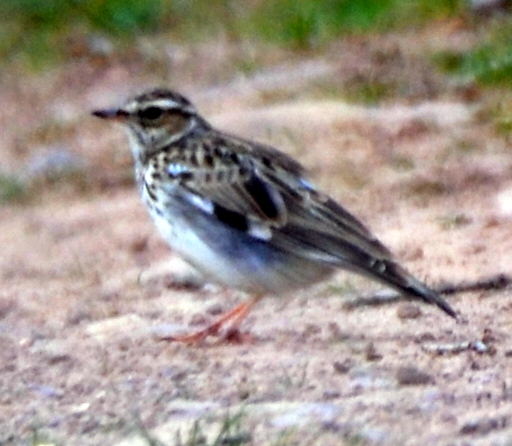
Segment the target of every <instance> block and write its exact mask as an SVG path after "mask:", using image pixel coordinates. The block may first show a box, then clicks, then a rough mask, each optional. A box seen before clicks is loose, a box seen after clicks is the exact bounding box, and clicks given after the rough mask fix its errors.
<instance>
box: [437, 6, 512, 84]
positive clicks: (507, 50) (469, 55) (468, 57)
mask: <svg viewBox="0 0 512 446" xmlns="http://www.w3.org/2000/svg"><path fill="white" fill-rule="evenodd" d="M434 62H436V63H437V65H438V66H439V68H441V69H442V70H443V71H445V72H447V73H450V74H454V75H456V76H458V77H460V78H462V79H463V80H464V81H466V82H477V83H478V84H480V85H485V86H509V87H510V86H511V85H512V19H510V16H508V17H505V18H502V20H500V21H498V22H497V23H496V24H495V25H494V26H491V27H490V31H489V33H488V35H487V37H485V38H483V39H482V43H481V44H479V45H477V46H476V47H475V48H473V49H472V50H470V51H468V52H465V53H460V52H452V51H444V52H440V53H438V54H436V55H434Z"/></svg>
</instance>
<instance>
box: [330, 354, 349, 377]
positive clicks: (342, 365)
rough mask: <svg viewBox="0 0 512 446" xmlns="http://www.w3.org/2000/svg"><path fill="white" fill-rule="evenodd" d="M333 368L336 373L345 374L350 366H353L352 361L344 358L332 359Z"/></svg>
mask: <svg viewBox="0 0 512 446" xmlns="http://www.w3.org/2000/svg"><path fill="white" fill-rule="evenodd" d="M332 366H333V368H334V370H335V371H336V372H337V373H340V374H342V375H343V374H345V373H348V372H349V371H350V369H351V368H352V367H354V362H353V361H352V360H351V359H348V358H347V359H345V360H343V361H334V362H333V364H332Z"/></svg>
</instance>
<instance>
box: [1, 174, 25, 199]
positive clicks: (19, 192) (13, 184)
mask: <svg viewBox="0 0 512 446" xmlns="http://www.w3.org/2000/svg"><path fill="white" fill-rule="evenodd" d="M26 198H27V187H26V186H25V184H23V182H22V181H21V180H20V179H19V178H17V177H14V176H10V175H5V174H1V173H0V205H2V204H12V203H21V202H23V201H24V200H25V199H26Z"/></svg>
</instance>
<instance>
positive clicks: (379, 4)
mask: <svg viewBox="0 0 512 446" xmlns="http://www.w3.org/2000/svg"><path fill="white" fill-rule="evenodd" d="M462 4H463V1H462V0H430V1H429V0H402V1H400V0H381V1H364V2H361V1H359V0H280V1H275V0H260V1H253V0H210V1H209V2H208V7H207V8H205V3H204V1H202V0H153V1H150V2H149V1H144V0H87V1H83V0H2V1H1V2H0V56H2V57H3V58H4V59H7V60H9V59H10V60H14V59H16V60H20V58H21V59H22V60H23V61H25V62H28V63H29V64H31V65H33V66H35V67H40V66H44V64H45V63H48V61H55V60H57V61H58V60H60V59H61V58H62V57H66V51H69V49H68V47H69V42H70V40H72V39H77V38H80V37H83V38H84V39H86V37H87V36H88V35H90V33H93V32H96V33H100V34H102V35H104V36H107V37H109V38H111V39H113V40H114V42H117V43H120V42H124V43H125V44H130V43H133V42H134V41H135V39H136V37H137V36H140V35H148V34H152V35H155V34H160V35H165V36H166V37H168V38H170V37H172V38H175V39H176V40H181V41H189V40H203V39H205V38H211V37H212V36H217V35H218V34H219V33H222V34H224V35H225V36H227V37H228V38H231V39H251V40H264V41H269V42H273V43H277V44H281V45H285V46H288V47H291V48H298V49H308V48H315V47H317V46H319V45H323V44H325V43H327V42H329V41H331V40H332V39H335V38H338V37H339V36H341V35H344V34H354V33H365V32H380V31H386V30H389V29H394V28H397V27H398V28H403V27H409V26H421V25H423V24H425V23H426V22H427V21H428V20H431V19H435V18H439V17H447V16H451V15H455V14H458V13H460V11H461V5H462Z"/></svg>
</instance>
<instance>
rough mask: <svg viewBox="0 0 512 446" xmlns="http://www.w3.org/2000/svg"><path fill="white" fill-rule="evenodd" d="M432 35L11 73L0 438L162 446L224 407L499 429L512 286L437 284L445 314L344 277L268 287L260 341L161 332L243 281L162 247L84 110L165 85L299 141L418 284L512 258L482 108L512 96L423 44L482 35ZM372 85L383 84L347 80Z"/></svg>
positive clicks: (260, 413) (404, 432) (507, 193)
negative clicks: (447, 69) (381, 92)
mask: <svg viewBox="0 0 512 446" xmlns="http://www.w3.org/2000/svg"><path fill="white" fill-rule="evenodd" d="M432 31H435V32H432ZM430 32H431V33H430V34H428V33H425V35H420V36H418V35H415V36H412V35H405V36H404V35H402V36H394V35H390V36H387V37H384V38H374V39H372V40H370V39H367V40H358V39H352V40H347V41H344V42H340V43H337V44H334V45H332V46H331V47H330V48H328V49H326V50H325V51H323V52H322V53H321V54H319V55H312V54H305V55H301V56H298V55H296V54H287V53H286V52H283V51H278V50H269V49H268V48H257V47H255V48H251V51H252V52H251V53H250V54H252V55H251V56H250V57H251V58H253V59H254V60H256V61H257V62H258V64H259V68H258V69H257V70H255V71H254V72H249V73H246V74H244V75H242V74H240V72H238V71H236V69H235V68H236V66H237V63H238V65H240V64H239V62H240V60H241V59H243V57H249V56H247V54H248V49H247V48H245V47H242V48H241V47H240V46H239V45H235V44H230V43H228V42H225V41H219V42H214V43H209V44H205V45H196V46H194V47H176V46H171V45H168V46H167V47H165V46H163V47H164V48H166V52H164V53H162V54H165V58H164V59H163V61H162V60H160V59H159V60H157V61H156V62H155V61H153V60H151V59H150V57H149V56H148V57H147V58H144V57H143V56H141V55H140V54H134V55H124V56H123V55H117V56H116V55H114V56H112V57H109V58H108V60H104V59H100V60H98V59H95V58H93V57H87V55H85V56H84V57H83V58H82V59H79V60H77V61H75V62H73V63H69V64H67V65H66V66H64V67H59V68H56V69H52V70H50V71H49V72H46V73H45V74H40V75H30V76H29V75H26V76H19V75H17V74H16V73H12V72H11V73H4V74H3V81H2V84H1V85H0V98H1V103H2V104H3V106H2V107H1V108H0V126H1V128H2V134H1V135H0V147H1V150H2V157H4V160H5V162H4V163H3V167H2V169H5V171H6V172H10V173H12V174H16V175H19V176H20V178H22V179H27V181H28V183H27V184H28V185H27V190H28V192H27V195H28V196H27V197H25V199H24V200H22V201H21V203H11V204H6V205H4V206H3V207H1V208H0V246H2V256H1V257H0V445H11V444H12V445H17V444H20V445H26V444H48V445H49V444H58V445H86V446H87V445H107V444H108V445H118V446H121V445H123V446H138V445H149V444H160V443H157V442H156V441H157V439H158V440H159V441H161V442H163V443H162V444H169V445H171V444H179V441H178V440H177V438H178V437H177V436H176V435H177V432H179V433H180V435H181V438H182V442H183V444H186V441H187V440H188V441H189V443H188V444H205V443H200V442H197V443H193V442H192V440H191V436H192V430H191V429H192V427H191V426H193V423H194V421H195V420H198V419H199V420H201V424H200V429H201V430H203V433H204V435H206V436H207V437H208V436H209V437H211V438H213V437H212V436H214V435H215V434H216V433H217V432H218V431H219V430H220V429H221V428H222V423H223V422H225V421H226V420H233V419H234V420H235V421H233V424H234V425H235V424H237V423H236V421H237V420H238V415H240V419H239V420H238V421H239V422H240V425H239V426H238V425H236V426H235V427H233V432H228V433H225V439H224V442H223V443H215V444H233V445H234V444H251V445H344V444H345V445H367V444H368V445H374V444H375V445H446V446H448V445H453V446H455V445H457V446H462V445H497V446H498V445H499V446H505V445H512V371H511V370H512V345H511V344H510V334H511V330H512V322H511V321H512V291H511V288H509V287H503V288H499V287H496V289H494V288H492V287H491V289H488V290H485V289H480V290H476V291H468V292H463V293H457V294H455V295H450V296H448V297H447V299H449V301H450V303H451V304H452V305H453V306H454V308H456V310H457V311H458V312H460V314H461V315H462V316H461V318H460V320H459V321H454V320H452V319H451V318H449V317H447V316H445V315H444V314H442V313H441V312H440V311H439V310H438V309H436V308H433V307H430V306H428V305H424V304H422V303H416V302H405V301H398V302H388V303H385V304H383V305H375V304H371V303H370V302H368V301H365V300H363V297H364V296H370V295H372V294H373V293H374V292H375V290H378V287H376V286H375V285H374V284H370V283H368V282H366V281H363V280H360V279H358V278H354V277H353V276H349V275H346V274H344V273H340V275H337V276H336V277H334V278H333V279H332V280H331V281H328V282H326V283H323V284H320V285H317V286H315V287H312V288H310V289H307V290H303V291H301V292H300V293H296V294H295V295H292V296H286V297H268V298H267V299H264V300H263V301H262V303H261V304H259V306H258V307H256V308H255V310H254V311H253V312H252V313H251V314H250V316H249V317H248V318H247V320H246V322H245V323H244V326H243V329H244V330H248V331H250V333H251V334H252V341H251V342H246V343H244V344H241V345H240V344H218V343H215V341H214V340H212V342H207V343H205V344H204V345H199V346H185V345H178V344H173V343H169V342H165V341H162V340H161V339H160V338H161V337H162V335H165V334H166V333H168V332H173V331H175V330H179V329H183V330H186V329H190V328H194V327H196V328H197V327H200V326H201V325H203V324H205V323H207V321H209V320H212V319H213V318H214V317H215V316H216V315H218V314H219V313H220V312H222V311H224V310H227V309H229V308H230V307H232V306H234V305H235V304H236V303H238V302H240V300H241V299H242V298H243V296H242V295H241V294H239V293H237V292H236V291H233V290H225V289H222V288H219V287H217V286H215V285H210V284H208V285H204V286H203V285H202V284H201V283H199V282H198V281H197V280H196V279H195V278H193V277H189V273H188V272H187V271H186V270H184V269H183V268H182V266H180V265H178V264H177V262H176V258H175V257H174V256H173V254H172V253H171V252H170V251H169V249H168V248H167V247H166V246H165V243H164V242H163V241H162V240H161V239H160V238H159V236H158V234H157V232H156V229H155V228H154V226H153V224H152V222H151V221H150V219H149V217H148V216H147V215H146V212H145V210H144V208H143V206H142V204H141V202H140V200H139V198H138V196H137V192H136V190H135V188H134V187H133V184H132V181H131V160H130V154H129V152H128V150H127V145H126V141H125V137H124V134H123V133H122V131H121V130H120V129H117V128H113V127H109V126H108V125H105V123H104V122H99V121H98V122H96V120H94V118H92V117H90V116H89V111H90V110H92V109H94V108H98V107H101V106H104V105H112V104H116V103H118V101H120V100H123V99H124V98H126V97H127V95H129V94H131V93H133V92H138V91H141V90H142V89H143V88H145V87H147V86H149V85H162V84H163V85H167V86H170V87H173V88H176V89H178V90H180V91H182V92H183V93H184V94H186V95H188V96H190V98H191V99H192V100H193V101H194V102H195V103H196V105H197V106H198V108H199V109H200V110H201V111H202V113H203V114H204V115H205V116H206V117H207V118H209V119H210V120H211V121H212V122H213V123H215V124H216V125H218V126H219V127H221V128H223V129H226V130H229V131H230V132H232V133H236V134H240V135H244V136H245V137H250V138H256V139H258V140H261V141H266V142H270V143H272V144H273V145H275V146H277V147H279V148H281V149H282V150H284V151H287V152H288V153H291V154H293V155H294V156H295V157H297V158H298V159H300V160H301V161H302V162H303V163H304V164H305V165H306V166H307V167H308V169H309V171H310V172H311V175H312V178H313V179H314V181H315V182H316V183H318V184H320V185H322V187H323V188H324V189H326V190H328V191H329V192H330V193H331V194H332V195H333V196H335V197H336V198H338V199H339V200H340V201H341V202H342V203H343V204H344V205H345V206H346V207H347V208H348V209H350V210H351V211H352V212H353V213H355V214H356V215H358V216H359V217H360V218H361V219H362V220H363V221H365V222H366V223H367V224H368V226H369V227H371V228H372V230H373V231H374V232H375V233H376V234H378V236H379V238H380V239H381V240H382V241H383V242H385V244H386V245H388V246H389V247H390V248H391V249H392V251H393V252H394V253H395V254H396V256H397V258H398V259H400V260H401V261H402V262H403V263H404V264H405V265H406V266H407V268H408V269H410V270H411V271H412V272H414V273H415V274H416V275H417V276H418V277H420V278H422V279H424V280H425V281H427V282H428V283H429V284H432V285H433V286H450V285H460V284H474V283H477V282H479V281H486V280H488V279H490V278H494V277H496V276H497V275H500V274H501V275H512V229H511V228H512V226H511V219H512V156H511V153H510V144H509V138H508V137H507V135H506V134H504V133H501V132H500V131H499V130H497V126H496V124H495V121H494V120H493V119H494V118H493V116H492V114H491V113H490V112H489V108H490V105H489V104H492V103H493V101H496V95H500V94H503V95H504V96H503V100H504V101H505V100H507V96H506V95H505V93H501V92H495V91H483V90H480V89H479V88H478V87H475V86H473V85H471V84H465V83H456V82H454V81H453V79H449V78H447V77H444V76H443V75H441V74H439V73H438V72H437V71H436V70H435V69H434V68H433V67H432V66H431V65H430V63H429V62H428V58H427V57H425V55H426V54H428V52H429V51H432V50H433V49H436V50H437V49H442V48H443V47H448V46H451V47H454V48H463V47H464V46H469V45H471V44H472V42H474V40H475V39H476V38H477V37H476V36H475V35H472V34H471V33H470V32H468V31H467V30H463V29H458V28H457V27H455V26H450V27H447V26H444V25H443V26H442V27H441V28H440V29H436V30H430ZM427 36H428V38H426V37H427ZM162 45H163V44H162ZM198 61H200V62H201V65H198ZM157 62H158V63H157ZM155 66H156V68H155ZM365 80H369V81H372V82H374V81H376V80H378V81H379V82H382V83H384V84H386V85H392V86H393V88H395V89H396V91H397V95H395V96H394V98H393V100H389V101H384V104H383V105H381V106H379V107H369V106H368V107H366V106H362V105H354V103H352V102H351V101H350V100H349V99H347V98H344V97H343V95H344V94H345V93H346V94H347V97H348V93H347V92H349V91H350V89H351V88H352V89H354V88H356V87H357V86H359V85H360V84H361V82H363V81H365ZM398 92H399V93H400V94H398ZM62 154H65V155H62ZM63 158H64V160H65V163H64V164H65V169H64V171H65V172H66V175H64V174H62V172H60V171H59V173H58V174H55V171H54V170H55V168H56V167H55V166H57V168H60V167H62V166H61V164H62V163H63V161H62V159H63ZM59 163H60V164H59ZM66 163H67V164H66ZM70 166H71V167H72V169H70ZM68 170H72V171H73V172H72V174H67V172H68ZM235 428H236V429H235ZM151 439H152V440H151ZM151 441H153V443H151ZM207 444H214V443H213V442H212V443H207Z"/></svg>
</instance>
